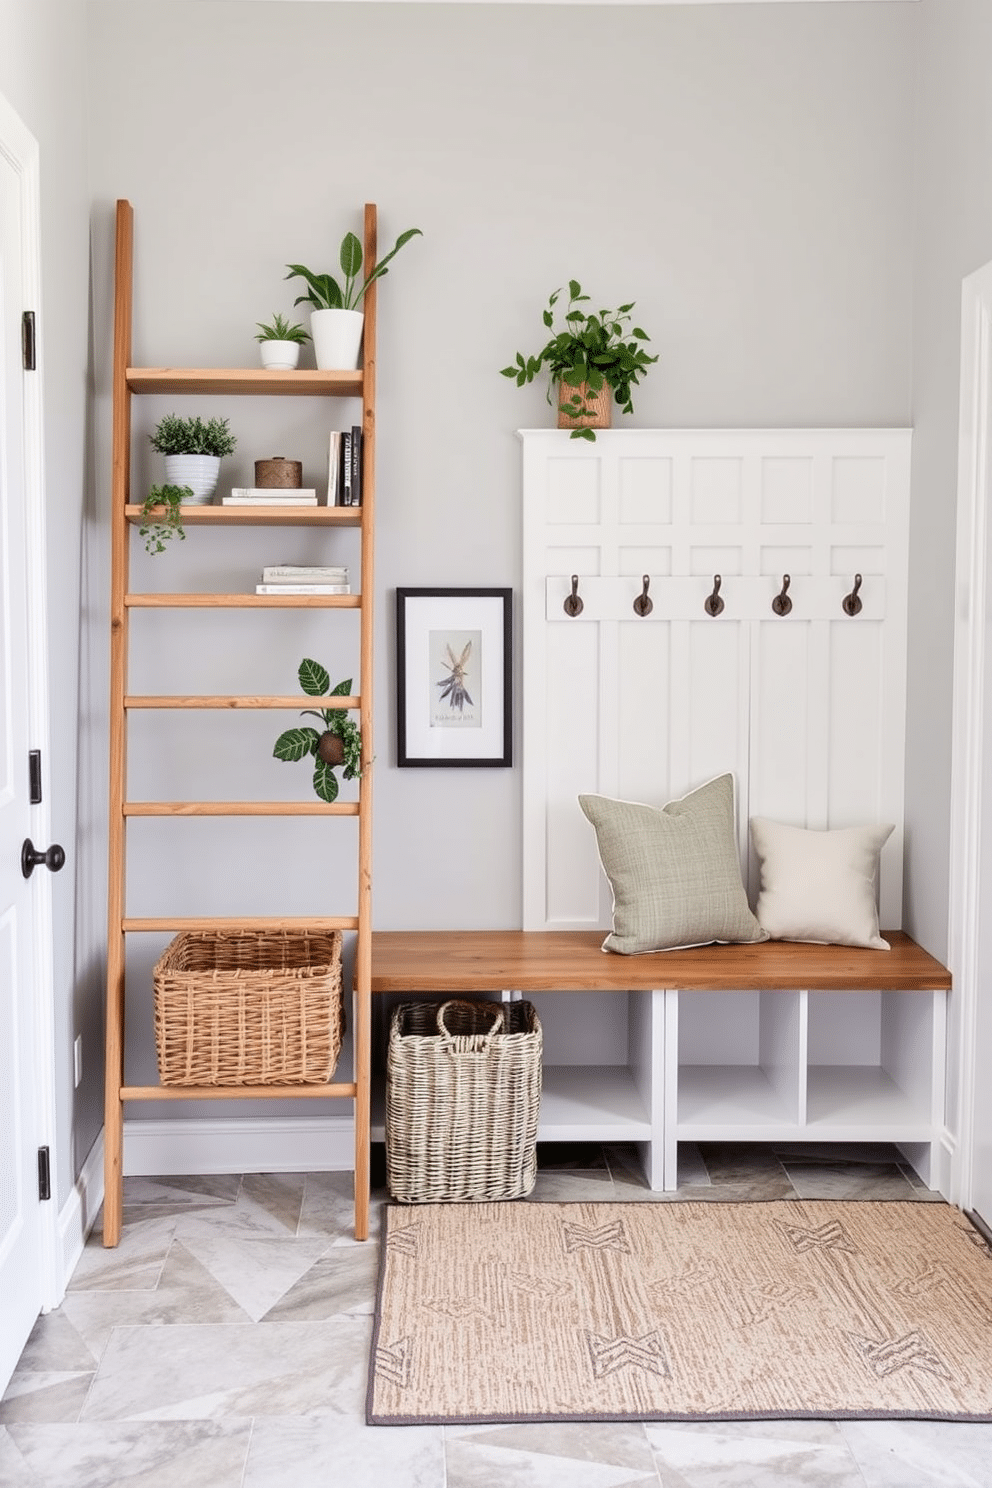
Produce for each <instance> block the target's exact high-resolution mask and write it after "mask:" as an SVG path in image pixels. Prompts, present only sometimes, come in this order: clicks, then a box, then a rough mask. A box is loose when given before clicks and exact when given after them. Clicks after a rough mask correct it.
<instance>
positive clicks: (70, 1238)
mask: <svg viewBox="0 0 992 1488" xmlns="http://www.w3.org/2000/svg"><path fill="white" fill-rule="evenodd" d="M102 1203H103V1132H102V1130H101V1132H100V1134H99V1136H98V1137H97V1139H96V1141H95V1142H94V1143H93V1146H92V1147H91V1148H90V1150H89V1152H88V1153H87V1155H86V1161H85V1162H84V1163H83V1166H82V1169H81V1171H80V1174H79V1177H78V1178H77V1179H76V1181H75V1183H74V1184H73V1188H72V1193H71V1194H70V1195H69V1197H68V1199H66V1201H65V1203H64V1204H63V1205H62V1208H61V1209H60V1210H59V1219H58V1226H59V1233H58V1265H59V1267H60V1268H61V1276H60V1277H59V1278H58V1286H59V1295H58V1297H57V1298H56V1299H55V1301H54V1302H53V1303H52V1305H53V1306H58V1303H59V1302H61V1300H62V1297H63V1296H64V1295H65V1289H66V1287H67V1286H68V1284H69V1278H70V1277H71V1275H72V1273H73V1271H75V1269H76V1266H77V1264H78V1262H79V1257H80V1256H81V1255H82V1253H83V1246H84V1245H85V1244H86V1237H87V1235H88V1234H89V1232H90V1230H91V1229H92V1228H93V1222H94V1220H95V1219H96V1217H97V1215H98V1214H99V1212H100V1205H101V1204H102Z"/></svg>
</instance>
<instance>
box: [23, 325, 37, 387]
mask: <svg viewBox="0 0 992 1488" xmlns="http://www.w3.org/2000/svg"><path fill="white" fill-rule="evenodd" d="M21 363H22V365H23V367H24V370H25V372H34V370H35V368H36V365H37V363H36V361H35V349H34V311H33V310H25V312H24V314H23V315H22V316H21Z"/></svg>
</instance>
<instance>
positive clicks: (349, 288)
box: [286, 227, 423, 310]
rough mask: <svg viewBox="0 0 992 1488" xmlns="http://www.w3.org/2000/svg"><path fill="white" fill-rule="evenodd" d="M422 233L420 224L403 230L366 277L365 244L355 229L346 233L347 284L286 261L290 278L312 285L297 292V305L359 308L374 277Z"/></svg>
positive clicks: (343, 267) (343, 258)
mask: <svg viewBox="0 0 992 1488" xmlns="http://www.w3.org/2000/svg"><path fill="white" fill-rule="evenodd" d="M418 236H420V237H422V236H423V234H422V233H421V231H420V228H419V227H408V228H407V230H406V232H401V233H400V235H399V237H398V238H397V239H396V242H395V243H394V244H393V246H392V248H390V250H389V252H388V253H387V254H386V256H385V258H380V259H379V260H378V261H377V262H376V263H375V265H374V266H373V268H372V270H371V272H370V273H369V274H368V275H367V276H366V278H365V279H362V278H361V273H362V245H361V243H360V242H359V241H358V238H357V237H356V236H355V234H354V233H352V232H350V233H345V235H344V237H343V239H342V240H341V249H340V252H339V255H338V259H339V262H340V265H341V273H342V274H343V275H344V288H342V287H341V285H340V284H339V283H338V281H337V280H336V279H335V278H333V277H332V275H330V274H318V273H316V272H315V271H314V270H313V269H308V268H306V267H305V266H304V265H303V264H287V265H286V267H287V269H288V270H289V273H288V274H287V275H286V278H287V279H303V280H305V281H306V283H307V285H308V286H309V287H308V289H307V292H306V294H302V295H300V296H298V298H297V299H295V300H294V301H293V304H294V305H311V306H312V307H313V309H314V310H357V309H358V307H359V306H360V305H361V303H362V300H363V299H364V298H365V291H366V290H367V289H368V287H369V285H370V284H371V283H372V281H373V280H374V279H381V278H382V276H383V275H384V274H388V273H389V269H388V268H387V265H388V263H389V261H390V259H392V258H395V257H396V255H397V253H399V251H400V249H401V248H402V247H403V245H404V244H405V243H409V241H410V239H411V238H415V237H418Z"/></svg>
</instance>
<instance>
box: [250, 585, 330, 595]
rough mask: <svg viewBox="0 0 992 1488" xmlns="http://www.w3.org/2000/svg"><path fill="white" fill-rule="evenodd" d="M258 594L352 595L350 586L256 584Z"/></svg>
mask: <svg viewBox="0 0 992 1488" xmlns="http://www.w3.org/2000/svg"><path fill="white" fill-rule="evenodd" d="M255 593H256V594H350V593H351V585H350V584H256V585H255Z"/></svg>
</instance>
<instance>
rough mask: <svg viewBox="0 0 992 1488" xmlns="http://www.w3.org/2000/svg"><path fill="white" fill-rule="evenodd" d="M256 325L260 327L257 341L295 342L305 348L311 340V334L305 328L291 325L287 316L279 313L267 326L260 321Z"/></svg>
mask: <svg viewBox="0 0 992 1488" xmlns="http://www.w3.org/2000/svg"><path fill="white" fill-rule="evenodd" d="M255 324H256V325H257V326H258V334H257V335H256V337H255V340H256V341H295V342H297V344H298V345H300V346H303V345H304V344H305V343H306V342H307V341H309V340H310V334H309V332H308V331H306V330H305V329H304V328H303V326H301V325H299V324H292V325H291V324H290V322H289V321H288V320H286V318H285V316H282V315H280V314H279V313H278V311H277V312H276V314H275V315H273V317H272V319H271V320H270V321H269V322H268V324H267V325H266V324H263V322H262V321H260V320H256V322H255Z"/></svg>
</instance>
